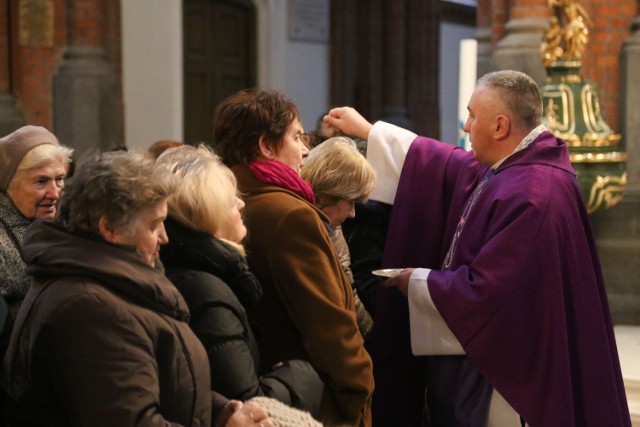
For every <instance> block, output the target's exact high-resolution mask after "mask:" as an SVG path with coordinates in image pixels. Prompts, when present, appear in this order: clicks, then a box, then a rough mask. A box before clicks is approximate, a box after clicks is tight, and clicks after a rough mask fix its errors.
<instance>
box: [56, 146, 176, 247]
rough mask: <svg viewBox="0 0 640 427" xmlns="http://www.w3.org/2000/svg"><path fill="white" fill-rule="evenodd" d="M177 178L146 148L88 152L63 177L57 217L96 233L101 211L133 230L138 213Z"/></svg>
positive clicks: (163, 195)
mask: <svg viewBox="0 0 640 427" xmlns="http://www.w3.org/2000/svg"><path fill="white" fill-rule="evenodd" d="M176 184H177V182H176V177H175V176H173V175H172V174H170V173H168V172H167V171H166V170H165V169H164V168H161V167H159V166H156V165H155V163H154V159H153V158H152V156H151V155H150V154H149V153H147V152H144V151H111V152H105V153H100V152H97V151H96V152H89V153H88V154H87V155H85V156H84V157H83V159H82V160H81V162H80V163H79V164H78V167H77V168H76V170H75V172H74V174H73V176H72V177H71V178H69V179H68V180H67V182H66V183H65V187H64V191H63V192H62V196H61V198H60V202H59V209H58V220H59V221H60V222H61V223H62V224H63V225H64V226H65V227H66V228H67V230H69V231H71V232H76V233H77V232H82V233H88V234H92V235H98V236H99V235H100V232H99V227H98V222H99V220H100V218H101V217H102V216H105V218H106V220H107V223H108V224H109V226H110V227H112V228H114V229H116V230H121V231H123V232H130V233H131V234H133V229H134V227H135V221H136V218H137V216H138V215H139V214H140V213H141V212H142V211H143V210H144V209H145V208H148V207H150V206H152V205H153V204H155V203H157V202H159V201H161V200H163V199H166V198H168V197H169V195H170V194H171V193H172V192H173V190H174V189H175V188H176Z"/></svg>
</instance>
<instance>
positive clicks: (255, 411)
mask: <svg viewBox="0 0 640 427" xmlns="http://www.w3.org/2000/svg"><path fill="white" fill-rule="evenodd" d="M227 408H229V410H230V411H233V412H232V413H231V414H230V416H229V417H228V421H227V422H226V423H224V424H217V423H216V425H222V426H224V427H273V423H272V422H271V420H270V419H269V415H268V414H267V411H265V410H264V409H262V408H261V407H260V406H259V405H258V404H256V403H254V402H247V403H244V404H243V403H242V402H240V401H238V400H231V401H229V403H228V404H227V405H226V406H225V407H224V409H223V411H227ZM224 415H225V413H224V412H223V414H221V415H220V417H219V419H218V421H221V418H223V416H224Z"/></svg>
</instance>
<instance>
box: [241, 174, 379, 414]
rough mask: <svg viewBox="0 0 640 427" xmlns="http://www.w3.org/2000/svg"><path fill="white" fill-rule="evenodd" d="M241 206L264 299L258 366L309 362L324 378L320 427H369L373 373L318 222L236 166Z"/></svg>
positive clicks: (285, 194)
mask: <svg viewBox="0 0 640 427" xmlns="http://www.w3.org/2000/svg"><path fill="white" fill-rule="evenodd" d="M233 171H234V173H235V175H236V177H237V178H238V187H239V190H240V192H241V193H242V194H243V195H244V200H245V203H246V207H245V219H246V224H247V228H248V231H249V234H248V240H247V245H246V247H247V250H248V254H249V255H248V260H249V265H250V267H251V269H252V271H253V273H254V274H255V275H256V276H257V277H258V279H259V281H260V283H261V284H262V286H263V290H264V296H263V298H262V300H261V302H260V303H259V305H258V307H257V308H256V309H255V310H252V311H251V312H250V313H249V316H250V320H251V321H252V323H253V324H254V328H255V332H256V338H257V339H258V344H259V346H260V350H261V354H262V356H263V366H265V367H268V366H271V365H272V364H274V363H277V362H279V361H281V360H288V359H294V358H301V359H305V360H308V361H309V362H311V364H312V365H313V366H314V367H315V368H316V370H318V372H320V375H321V377H323V378H324V380H325V385H326V392H325V398H324V399H323V404H322V408H323V411H322V419H321V421H322V422H323V423H324V424H325V426H369V425H371V410H370V401H371V395H372V393H373V386H374V385H373V372H372V363H371V358H370V357H369V354H368V353H367V351H366V350H365V348H364V342H363V339H362V336H361V335H360V333H359V331H358V325H357V322H356V314H355V307H354V297H353V291H352V289H351V285H350V284H349V281H348V280H347V277H346V276H345V274H344V272H343V271H342V268H341V266H340V262H339V260H338V257H337V255H336V253H335V251H334V249H333V245H332V243H331V239H330V237H329V234H328V232H327V229H326V227H325V225H324V224H323V219H324V220H325V221H326V220H327V218H326V217H325V216H324V214H323V213H322V212H321V211H320V210H319V209H317V208H316V207H315V206H313V205H312V204H311V203H309V202H308V201H306V200H304V199H303V198H301V197H299V196H298V195H296V194H294V193H293V192H290V191H288V190H285V189H283V188H280V187H277V186H274V185H271V184H265V183H262V182H260V181H258V180H257V179H256V178H255V177H254V176H253V174H252V173H251V171H250V170H249V169H248V168H247V167H246V166H243V165H238V166H235V167H234V168H233Z"/></svg>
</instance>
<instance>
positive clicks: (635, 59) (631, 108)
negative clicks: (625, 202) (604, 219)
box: [620, 15, 640, 194]
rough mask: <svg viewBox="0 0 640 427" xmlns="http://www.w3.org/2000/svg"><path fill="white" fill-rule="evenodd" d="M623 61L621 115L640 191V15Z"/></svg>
mask: <svg viewBox="0 0 640 427" xmlns="http://www.w3.org/2000/svg"><path fill="white" fill-rule="evenodd" d="M621 59H622V61H621V64H620V98H621V106H620V112H621V114H620V118H621V124H622V129H621V133H622V138H623V141H624V144H625V149H626V150H627V154H628V156H629V160H628V161H627V172H628V174H629V185H628V188H629V190H633V191H634V192H636V193H639V194H640V126H639V124H640V109H638V105H639V103H640V81H638V70H640V15H638V16H636V18H635V20H634V21H633V24H632V25H631V36H630V37H629V38H628V39H627V41H626V42H625V43H624V44H623V46H622V55H621Z"/></svg>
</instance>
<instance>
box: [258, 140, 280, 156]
mask: <svg viewBox="0 0 640 427" xmlns="http://www.w3.org/2000/svg"><path fill="white" fill-rule="evenodd" d="M258 150H259V152H260V157H262V158H265V159H268V160H273V159H275V157H276V149H275V146H274V144H273V143H272V142H271V141H269V140H267V139H266V138H265V137H264V135H263V136H261V137H260V139H259V140H258Z"/></svg>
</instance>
